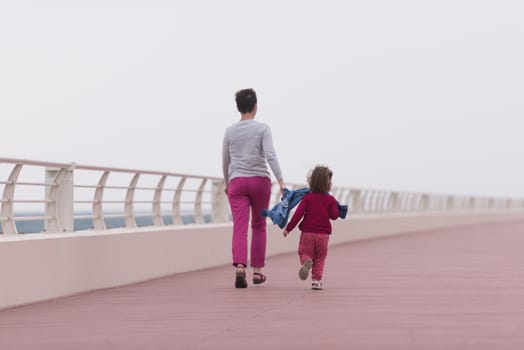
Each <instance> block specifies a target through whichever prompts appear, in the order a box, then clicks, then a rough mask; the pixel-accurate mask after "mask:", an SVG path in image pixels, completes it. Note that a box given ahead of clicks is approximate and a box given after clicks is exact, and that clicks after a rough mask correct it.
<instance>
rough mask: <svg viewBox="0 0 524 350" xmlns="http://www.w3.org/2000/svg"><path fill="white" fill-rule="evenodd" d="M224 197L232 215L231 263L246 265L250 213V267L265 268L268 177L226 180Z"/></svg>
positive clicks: (268, 197) (268, 196)
mask: <svg viewBox="0 0 524 350" xmlns="http://www.w3.org/2000/svg"><path fill="white" fill-rule="evenodd" d="M227 196H228V199H229V206H230V207H231V214H232V216H233V244H232V250H233V265H234V266H237V265H238V264H242V265H244V266H247V260H248V255H247V249H248V233H247V232H248V226H249V215H250V212H251V253H250V256H251V267H264V265H265V260H266V237H267V231H266V217H264V216H262V214H261V213H262V209H267V208H268V206H269V199H270V197H271V180H270V179H269V178H268V177H263V176H253V177H235V178H233V179H232V180H231V181H229V184H228V188H227Z"/></svg>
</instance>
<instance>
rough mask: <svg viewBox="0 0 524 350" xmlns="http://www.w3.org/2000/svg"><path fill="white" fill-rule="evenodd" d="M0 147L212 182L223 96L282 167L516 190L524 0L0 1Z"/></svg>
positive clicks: (385, 182) (460, 188) (299, 172)
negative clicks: (245, 97)
mask: <svg viewBox="0 0 524 350" xmlns="http://www.w3.org/2000/svg"><path fill="white" fill-rule="evenodd" d="M0 50H1V52H0V117H1V120H2V127H1V133H0V147H1V148H0V157H13V158H26V159H37V160H49V161H58V162H70V161H75V162H77V163H81V164H90V165H111V166H115V167H130V168H139V169H151V170H159V171H172V172H181V173H195V174H200V175H210V176H221V147H222V138H223V134H224V130H225V128H226V127H227V126H229V125H230V124H232V123H234V122H236V121H237V120H238V119H239V115H238V113H237V112H236V108H235V103H234V93H235V91H236V90H238V89H241V88H246V87H252V88H254V89H255V90H256V91H257V94H258V98H259V109H258V114H257V120H259V121H261V122H264V123H267V124H269V125H270V126H271V128H272V131H273V139H274V144H275V147H276V149H277V153H278V155H279V158H280V162H281V167H282V170H283V173H284V178H285V180H287V181H288V182H304V181H305V176H306V174H307V172H308V170H309V169H310V168H311V167H313V166H314V165H316V164H319V163H320V164H326V165H329V166H330V167H331V168H332V170H333V171H334V182H335V183H336V184H337V185H341V186H347V187H364V188H376V189H390V190H410V191H426V192H431V193H450V194H473V195H496V196H515V197H524V180H523V179H524V162H523V158H524V157H523V156H524V137H523V135H524V65H523V62H524V2H522V1H519V0H515V1H508V0H493V1H487V0H484V1H483V0H471V1H465V0H438V1H437V0H435V1H424V0H412V1H408V0H400V1H392V0H382V1H378V0H369V1H368V0H361V1H351V0H340V1H333V0H326V1H307V0H279V1H277V0H273V1H267V0H266V1H258V0H257V1H246V0H238V1H232V0H225V1H224V0H222V1H216V0H200V1H199V0H191V1H190V0H187V1H173V0H165V1H158V0H143V1H138V0H128V1H123V0H122V1H116V0H107V1H102V0H100V1H94V0H75V1H70V0H67V1H66V0H64V1H53V0H46V1H24V0H13V1H6V0H0Z"/></svg>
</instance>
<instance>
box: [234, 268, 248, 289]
mask: <svg viewBox="0 0 524 350" xmlns="http://www.w3.org/2000/svg"><path fill="white" fill-rule="evenodd" d="M235 288H247V280H246V270H245V269H244V267H242V266H240V267H237V270H236V272H235Z"/></svg>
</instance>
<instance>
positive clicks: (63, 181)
mask: <svg viewBox="0 0 524 350" xmlns="http://www.w3.org/2000/svg"><path fill="white" fill-rule="evenodd" d="M45 183H46V185H47V186H46V189H45V216H46V219H45V220H44V229H45V231H46V232H73V231H74V214H73V210H74V208H73V204H74V201H73V170H72V169H66V168H46V169H45Z"/></svg>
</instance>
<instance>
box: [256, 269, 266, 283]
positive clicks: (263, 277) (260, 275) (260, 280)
mask: <svg viewBox="0 0 524 350" xmlns="http://www.w3.org/2000/svg"><path fill="white" fill-rule="evenodd" d="M255 276H257V277H258V278H255ZM266 279H267V278H266V275H264V274H263V273H261V272H253V284H262V283H264V282H265V281H266Z"/></svg>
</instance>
